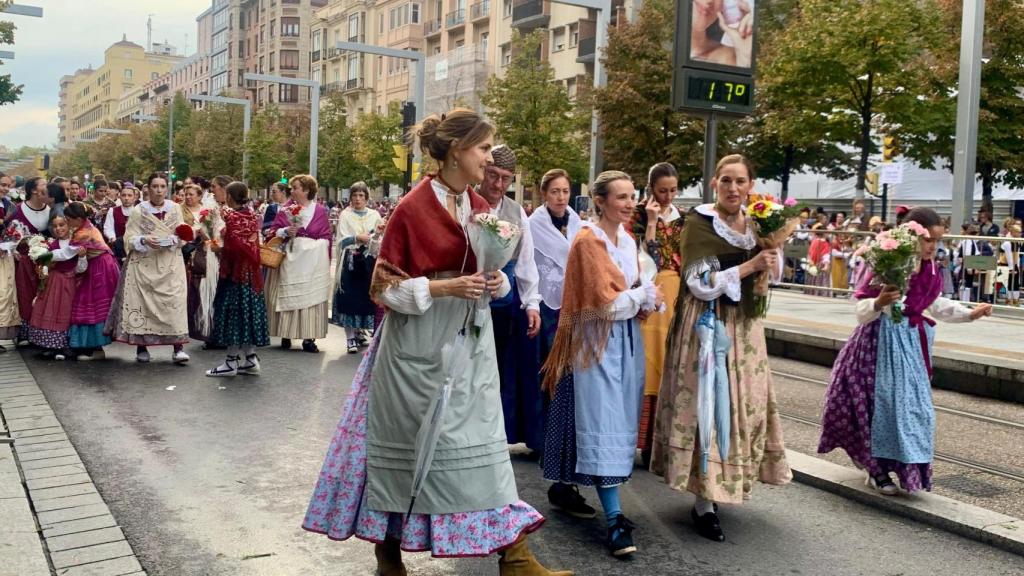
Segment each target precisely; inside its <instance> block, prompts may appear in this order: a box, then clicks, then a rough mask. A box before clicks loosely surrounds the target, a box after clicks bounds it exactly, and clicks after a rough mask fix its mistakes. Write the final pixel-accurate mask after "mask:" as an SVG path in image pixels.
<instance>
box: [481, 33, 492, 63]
mask: <svg viewBox="0 0 1024 576" xmlns="http://www.w3.org/2000/svg"><path fill="white" fill-rule="evenodd" d="M490 39H491V34H490V32H482V33H481V34H480V48H481V50H483V53H484V58H487V42H488V41H490Z"/></svg>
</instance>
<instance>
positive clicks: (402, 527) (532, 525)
mask: <svg viewBox="0 0 1024 576" xmlns="http://www.w3.org/2000/svg"><path fill="white" fill-rule="evenodd" d="M377 334H378V335H377V336H375V337H374V339H373V341H372V343H371V344H370V347H369V349H368V350H367V352H366V356H364V357H363V361H362V362H361V363H360V364H359V370H358V371H357V372H356V377H355V380H354V381H353V382H352V391H351V392H349V395H348V398H347V399H346V401H345V407H344V409H343V410H342V415H341V421H340V422H338V428H337V430H336V431H335V433H334V438H333V440H331V445H330V447H329V448H328V449H327V457H326V458H325V459H324V465H323V469H322V470H321V471H320V478H319V480H318V481H317V484H316V487H315V488H314V490H313V497H312V499H311V500H310V502H309V508H308V510H307V511H306V517H305V520H303V522H302V527H303V528H304V529H306V530H309V531H310V532H316V533H318V534H324V535H325V536H327V537H328V538H330V539H332V540H347V539H349V538H351V537H352V536H355V537H356V538H359V539H362V540H367V541H370V542H375V543H382V542H384V539H385V538H392V539H395V540H399V541H401V547H402V550H405V551H406V552H427V551H429V552H430V553H431V555H432V556H434V557H435V558H461V557H477V556H489V555H491V554H493V553H495V552H498V551H500V550H503V549H505V548H507V547H509V546H511V545H512V544H514V543H515V541H516V540H518V539H519V538H520V537H521V536H522V535H523V534H527V533H529V532H533V531H534V530H536V529H538V528H540V525H541V524H543V523H544V517H543V516H541V515H540V513H539V512H537V511H536V510H534V509H533V507H532V506H530V505H529V504H527V503H526V502H523V501H522V500H520V501H517V502H514V503H512V504H509V505H508V506H503V507H501V508H494V509H491V510H478V511H473V512H458V513H450V514H413V515H412V516H411V517H410V518H409V521H408V523H405V521H404V520H405V514H400V513H395V512H383V511H379V510H370V509H368V508H367V505H366V499H365V494H364V488H365V486H366V418H367V411H368V406H369V399H370V380H371V371H372V369H373V362H374V358H375V357H376V355H377V345H378V340H379V334H380V331H378V332H377Z"/></svg>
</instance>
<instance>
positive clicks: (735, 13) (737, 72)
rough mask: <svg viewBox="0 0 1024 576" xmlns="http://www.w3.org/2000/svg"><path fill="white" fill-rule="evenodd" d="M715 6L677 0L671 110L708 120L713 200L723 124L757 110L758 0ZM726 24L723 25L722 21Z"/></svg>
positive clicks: (707, 169)
mask: <svg viewBox="0 0 1024 576" xmlns="http://www.w3.org/2000/svg"><path fill="white" fill-rule="evenodd" d="M719 16H720V15H719V13H718V11H716V9H715V8H714V4H712V5H711V6H710V7H702V5H700V4H695V3H694V2H692V0H676V31H675V47H674V62H673V73H672V108H673V109H675V110H681V111H684V112H687V113H689V114H691V115H694V116H698V117H700V118H704V120H705V122H706V124H705V128H704V190H703V196H704V202H711V201H712V200H713V197H714V192H713V191H712V190H711V180H712V177H713V175H714V171H715V164H716V162H717V153H716V148H717V145H718V122H720V121H722V120H728V119H731V118H740V117H743V116H748V115H750V114H751V113H753V111H754V63H755V52H756V45H757V43H756V40H757V17H756V16H757V10H756V8H755V2H754V1H747V2H741V1H740V0H722V3H721V19H720V18H719ZM723 22H724V24H725V25H724V27H723V26H722V23H723Z"/></svg>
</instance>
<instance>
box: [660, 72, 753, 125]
mask: <svg viewBox="0 0 1024 576" xmlns="http://www.w3.org/2000/svg"><path fill="white" fill-rule="evenodd" d="M680 77H681V80H682V85H681V86H678V87H677V90H680V92H681V93H682V94H683V101H682V106H683V107H684V108H694V109H700V110H708V111H713V112H722V113H724V114H750V113H751V112H752V111H753V110H754V81H753V80H752V79H751V78H750V77H747V76H742V75H738V74H725V73H721V72H706V71H704V70H693V69H684V70H682V74H680Z"/></svg>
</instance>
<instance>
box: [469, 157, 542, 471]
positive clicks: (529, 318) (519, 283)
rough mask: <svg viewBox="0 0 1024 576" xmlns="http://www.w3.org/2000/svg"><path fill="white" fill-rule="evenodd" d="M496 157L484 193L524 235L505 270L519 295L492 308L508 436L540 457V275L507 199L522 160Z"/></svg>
mask: <svg viewBox="0 0 1024 576" xmlns="http://www.w3.org/2000/svg"><path fill="white" fill-rule="evenodd" d="M491 155H492V156H493V158H494V163H493V164H490V165H488V166H487V169H486V170H485V171H484V181H483V182H482V183H481V184H480V187H479V189H478V192H479V193H480V195H481V196H483V197H484V199H485V200H487V203H488V204H490V206H491V214H494V215H496V216H497V217H498V218H499V219H501V220H505V221H507V222H511V223H512V224H515V225H516V226H519V228H520V229H521V230H522V236H521V237H520V239H519V245H518V246H517V247H516V250H515V253H514V254H513V255H512V260H511V261H510V262H509V263H508V265H506V266H505V269H504V272H505V275H506V276H508V278H509V281H510V282H511V283H512V288H513V290H512V291H510V292H509V294H508V296H506V297H504V298H501V299H499V300H495V301H492V303H491V318H492V320H493V322H494V344H495V349H496V351H497V354H498V371H499V373H500V374H501V404H502V410H503V412H504V415H505V434H506V435H507V436H508V443H509V444H518V443H521V442H522V443H525V444H526V446H527V448H529V449H531V450H533V454H534V455H535V456H537V457H539V456H540V450H541V449H542V448H543V447H544V397H543V394H542V392H541V389H540V383H539V382H538V380H537V373H538V370H539V368H540V366H539V357H540V348H539V344H538V340H537V339H536V336H537V334H538V333H539V332H540V293H539V292H538V291H537V286H538V283H539V278H540V275H539V274H538V273H537V264H536V262H535V261H534V253H533V237H532V236H531V235H530V228H529V222H528V220H527V217H526V212H525V211H524V210H523V207H522V206H520V205H519V203H517V202H516V201H515V200H513V199H511V198H509V197H507V196H506V195H505V192H506V191H507V190H508V188H509V186H510V185H511V184H512V182H513V181H514V180H515V172H516V155H515V153H514V152H512V150H511V149H510V148H509V147H508V146H504V145H501V146H495V147H494V148H493V149H492V150H491Z"/></svg>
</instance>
